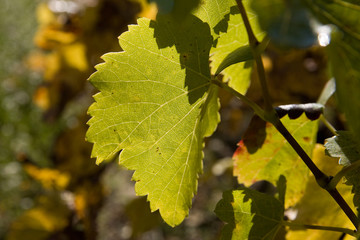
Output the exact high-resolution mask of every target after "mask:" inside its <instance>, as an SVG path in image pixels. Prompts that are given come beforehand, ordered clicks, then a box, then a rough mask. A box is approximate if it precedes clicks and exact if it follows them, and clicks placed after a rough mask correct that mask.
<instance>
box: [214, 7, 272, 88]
mask: <svg viewBox="0 0 360 240" xmlns="http://www.w3.org/2000/svg"><path fill="white" fill-rule="evenodd" d="M250 2H251V1H243V3H244V7H245V9H246V12H247V15H248V18H249V21H250V24H251V27H252V29H253V31H254V34H255V36H256V37H257V38H258V40H259V41H262V39H263V37H264V35H265V34H264V32H263V31H262V30H261V29H260V27H259V25H258V22H257V16H256V14H255V13H254V12H253V11H252V10H251V9H250V6H249V5H250ZM228 18H229V21H228V28H227V32H226V33H220V36H219V39H218V41H217V43H216V48H212V50H211V54H212V56H211V72H212V73H213V74H214V73H216V71H217V69H218V68H219V66H220V65H221V63H222V62H223V61H224V59H225V58H226V57H227V56H228V55H229V54H230V53H232V52H233V51H235V50H236V49H238V48H239V47H244V46H247V45H249V41H248V36H247V32H246V29H245V26H244V24H243V21H242V18H241V14H240V12H239V9H238V7H237V5H236V4H235V3H234V5H233V6H232V7H231V11H230V14H229V15H228ZM252 64H253V62H252V61H251V60H250V61H246V62H242V63H237V64H234V65H231V66H229V67H228V68H226V69H225V70H223V71H222V74H223V75H224V81H226V82H227V81H228V82H229V86H230V87H232V88H234V89H235V90H237V91H238V92H240V93H242V94H244V93H246V91H247V89H248V88H249V86H250V75H251V71H252Z"/></svg>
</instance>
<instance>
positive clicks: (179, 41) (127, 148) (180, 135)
mask: <svg viewBox="0 0 360 240" xmlns="http://www.w3.org/2000/svg"><path fill="white" fill-rule="evenodd" d="M145 39H146V40H145ZM120 44H121V46H122V48H123V49H124V51H125V52H121V53H110V54H107V55H105V56H104V59H105V64H102V65H99V66H97V69H98V72H97V73H95V74H94V75H93V76H92V77H91V79H90V81H91V83H92V84H94V86H95V87H97V88H98V89H99V90H100V91H101V93H99V94H97V95H96V96H95V100H96V103H94V104H93V105H92V106H91V107H90V109H89V113H90V115H92V116H93V118H92V119H91V120H90V121H89V125H90V128H89V130H88V132H87V139H88V141H90V142H93V143H94V148H93V152H92V156H94V157H97V163H101V162H102V161H103V160H106V159H110V158H112V157H114V156H115V155H116V154H118V152H119V151H120V150H121V149H123V150H122V152H121V154H120V163H121V164H122V165H124V166H125V167H127V168H128V169H132V170H135V173H134V175H133V180H135V181H137V183H136V186H135V189H136V192H137V194H138V195H148V200H149V201H150V207H151V209H152V211H155V210H157V209H159V210H160V214H161V216H162V217H163V219H164V220H165V221H166V222H167V223H168V224H169V225H171V226H175V225H177V224H180V223H181V222H182V221H183V219H184V218H185V216H187V214H188V210H189V208H190V206H191V199H192V197H193V195H194V193H195V192H196V188H197V178H198V174H199V173H201V171H202V162H201V160H202V158H203V154H202V148H203V138H204V137H205V136H209V135H210V134H211V133H212V132H213V131H214V130H215V128H216V126H217V123H218V121H219V117H218V113H217V111H218V103H217V93H216V89H215V88H214V89H213V88H210V82H209V79H210V73H209V65H208V56H209V49H210V47H211V44H212V38H211V36H210V30H209V27H208V26H207V25H206V24H204V23H202V22H201V21H200V20H199V19H198V18H196V17H190V18H187V19H186V21H185V20H184V22H183V24H182V25H181V26H179V25H178V24H175V23H174V22H172V21H171V20H170V18H167V17H161V18H160V17H159V16H158V18H157V22H153V21H149V20H147V19H139V20H138V25H136V26H130V27H129V32H126V33H124V34H122V35H121V37H120Z"/></svg>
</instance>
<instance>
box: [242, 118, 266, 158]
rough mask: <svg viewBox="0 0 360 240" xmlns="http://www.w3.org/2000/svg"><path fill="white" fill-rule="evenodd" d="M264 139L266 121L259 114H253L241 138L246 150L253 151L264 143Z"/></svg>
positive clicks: (251, 152)
mask: <svg viewBox="0 0 360 240" xmlns="http://www.w3.org/2000/svg"><path fill="white" fill-rule="evenodd" d="M265 139H266V122H265V121H264V120H262V119H261V118H260V117H259V116H257V115H254V116H253V118H252V120H251V122H250V125H249V127H248V128H247V129H246V132H245V133H244V136H243V138H242V140H243V142H244V144H245V146H246V149H247V151H248V152H249V153H250V154H253V153H255V152H256V151H257V150H258V149H259V148H261V146H262V145H263V144H264V142H265Z"/></svg>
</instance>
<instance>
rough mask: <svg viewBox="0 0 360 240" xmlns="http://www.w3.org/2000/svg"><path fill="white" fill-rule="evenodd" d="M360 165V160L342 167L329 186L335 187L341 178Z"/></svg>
mask: <svg viewBox="0 0 360 240" xmlns="http://www.w3.org/2000/svg"><path fill="white" fill-rule="evenodd" d="M359 167H360V160H359V161H356V162H354V163H352V164H351V165H349V166H346V167H344V168H343V169H341V170H340V171H339V172H338V173H336V175H335V176H334V177H333V178H332V179H331V180H330V182H329V188H335V187H336V185H338V183H339V182H340V180H341V179H342V178H343V177H344V176H345V175H346V174H347V173H348V172H350V171H352V170H354V169H357V168H359Z"/></svg>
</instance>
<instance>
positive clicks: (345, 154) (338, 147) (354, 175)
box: [325, 131, 360, 207]
mask: <svg viewBox="0 0 360 240" xmlns="http://www.w3.org/2000/svg"><path fill="white" fill-rule="evenodd" d="M337 133H338V136H334V137H332V138H328V139H326V144H325V147H326V153H327V154H328V155H329V156H331V157H339V158H340V160H339V163H340V164H341V165H344V166H349V165H351V164H353V163H354V162H356V161H359V160H360V149H359V145H358V144H357V142H356V141H355V139H354V137H353V135H352V134H351V132H346V131H338V132H337ZM345 178H346V184H348V185H352V186H353V189H352V191H353V192H354V193H355V195H354V199H353V201H354V204H355V206H356V207H359V206H360V168H355V169H353V170H351V171H349V172H348V173H347V174H345Z"/></svg>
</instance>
